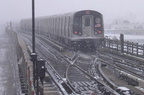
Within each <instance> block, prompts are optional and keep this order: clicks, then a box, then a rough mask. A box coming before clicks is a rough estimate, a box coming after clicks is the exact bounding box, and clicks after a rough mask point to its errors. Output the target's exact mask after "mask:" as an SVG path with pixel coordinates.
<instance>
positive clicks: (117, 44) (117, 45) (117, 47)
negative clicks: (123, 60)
mask: <svg viewBox="0 0 144 95" xmlns="http://www.w3.org/2000/svg"><path fill="white" fill-rule="evenodd" d="M116 41H117V51H119V49H118V44H119V41H118V39H117V40H116Z"/></svg>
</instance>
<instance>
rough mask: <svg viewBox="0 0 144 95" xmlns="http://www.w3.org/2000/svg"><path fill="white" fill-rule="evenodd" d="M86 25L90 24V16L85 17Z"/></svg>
mask: <svg viewBox="0 0 144 95" xmlns="http://www.w3.org/2000/svg"><path fill="white" fill-rule="evenodd" d="M85 26H90V18H85Z"/></svg>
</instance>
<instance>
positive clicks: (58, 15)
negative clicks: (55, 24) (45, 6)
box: [36, 10, 101, 19]
mask: <svg viewBox="0 0 144 95" xmlns="http://www.w3.org/2000/svg"><path fill="white" fill-rule="evenodd" d="M85 11H90V12H97V13H99V14H101V13H100V12H98V11H95V10H81V11H74V12H69V13H62V14H56V15H50V16H42V17H36V18H37V19H41V18H48V17H52V18H55V17H63V16H66V17H67V16H74V15H75V14H77V13H80V12H85Z"/></svg>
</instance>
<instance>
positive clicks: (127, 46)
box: [127, 41, 129, 54]
mask: <svg viewBox="0 0 144 95" xmlns="http://www.w3.org/2000/svg"><path fill="white" fill-rule="evenodd" d="M127 54H129V41H127Z"/></svg>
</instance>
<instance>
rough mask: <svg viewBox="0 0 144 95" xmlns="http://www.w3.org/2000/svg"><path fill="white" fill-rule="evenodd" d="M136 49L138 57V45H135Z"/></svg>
mask: <svg viewBox="0 0 144 95" xmlns="http://www.w3.org/2000/svg"><path fill="white" fill-rule="evenodd" d="M136 48H137V56H138V48H139V47H138V43H137V44H136Z"/></svg>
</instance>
